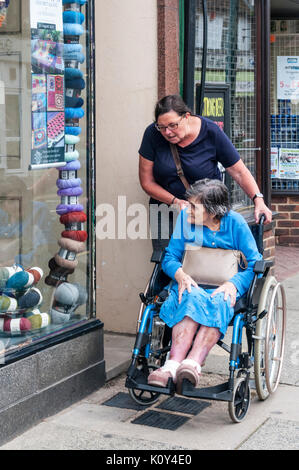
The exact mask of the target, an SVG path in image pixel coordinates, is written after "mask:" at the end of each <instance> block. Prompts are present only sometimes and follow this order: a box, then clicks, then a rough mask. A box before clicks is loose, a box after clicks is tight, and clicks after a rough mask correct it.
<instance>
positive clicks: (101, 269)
mask: <svg viewBox="0 0 299 470" xmlns="http://www.w3.org/2000/svg"><path fill="white" fill-rule="evenodd" d="M95 7H96V8H95V30H96V38H95V43H96V113H97V115H96V149H97V151H96V153H97V155H96V188H97V205H99V204H102V203H108V204H112V205H113V206H114V208H115V210H116V213H117V202H118V196H126V198H127V205H130V204H132V203H136V202H137V203H143V204H145V206H146V207H148V197H147V196H146V195H145V194H144V192H143V191H142V189H141V187H140V185H139V180H138V149H139V145H140V142H141V139H142V135H143V132H144V129H145V127H146V126H147V125H148V124H149V123H150V122H151V121H152V120H153V112H154V105H155V102H156V100H157V2H156V1H155V0H126V1H124V0H108V1H107V0H96V1H95ZM122 215H124V213H123V212H122ZM100 219H101V217H97V219H96V220H97V221H99V220H100ZM131 219H132V217H129V218H128V221H129V220H131ZM150 256H151V241H150V240H135V241H133V240H129V239H128V240H118V239H116V240H102V241H99V240H97V316H98V318H100V319H101V320H102V321H103V322H104V325H105V330H106V331H115V332H124V333H135V331H136V319H137V315H138V310H139V306H140V301H139V297H138V294H139V292H141V291H143V290H144V288H145V285H146V283H147V281H148V280H149V277H150V274H151V272H152V269H153V265H152V264H151V263H150Z"/></svg>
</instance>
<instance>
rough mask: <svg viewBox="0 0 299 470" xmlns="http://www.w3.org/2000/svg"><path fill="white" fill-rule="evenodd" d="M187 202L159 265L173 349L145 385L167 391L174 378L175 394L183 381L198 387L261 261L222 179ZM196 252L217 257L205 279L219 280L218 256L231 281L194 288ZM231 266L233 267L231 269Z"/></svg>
mask: <svg viewBox="0 0 299 470" xmlns="http://www.w3.org/2000/svg"><path fill="white" fill-rule="evenodd" d="M185 197H186V199H187V201H188V207H187V208H185V209H184V210H182V211H181V212H180V215H179V217H178V219H177V223H176V226H175V229H174V232H173V234H172V237H171V240H170V242H169V245H168V247H167V248H166V249H165V256H164V258H163V262H162V269H163V271H164V272H165V273H166V274H167V275H168V276H169V278H171V279H172V281H171V283H170V285H169V286H168V288H169V295H168V298H167V299H166V301H165V302H164V303H163V304H162V307H161V310H160V318H161V319H162V320H163V321H164V322H165V323H166V324H167V325H168V326H169V327H170V328H172V342H171V350H170V354H169V358H168V359H167V360H166V362H165V364H164V365H163V367H161V368H159V369H157V370H155V371H153V372H152V373H151V374H150V375H149V376H148V384H149V385H153V386H160V387H166V386H167V383H168V380H169V378H172V380H173V381H174V383H175V384H176V390H177V392H178V393H180V390H181V386H182V382H183V379H188V380H189V381H190V382H191V383H192V384H193V385H194V386H195V387H196V386H198V384H199V381H200V373H201V367H202V366H203V364H204V362H205V359H206V357H207V355H208V354H209V352H210V350H211V349H212V347H213V346H214V345H215V344H216V343H217V342H218V341H219V339H221V338H222V337H223V336H224V335H225V333H226V330H227V327H228V325H229V323H230V321H231V319H232V317H233V316H234V305H235V303H236V300H238V299H239V298H240V297H242V296H243V295H244V294H245V293H246V292H247V290H248V289H249V286H250V283H251V281H252V279H253V276H254V273H253V266H254V264H255V262H256V261H257V260H259V259H261V258H262V256H261V254H260V253H259V252H258V249H257V246H256V242H255V240H254V237H253V235H252V233H251V231H250V229H249V227H248V225H247V223H246V221H245V220H244V218H243V217H242V216H241V215H240V214H238V213H237V212H234V211H233V210H231V209H230V205H229V197H228V189H227V187H226V186H225V185H224V184H223V183H222V182H221V181H220V180H210V179H203V180H200V181H197V182H195V183H194V184H193V185H192V186H191V187H190V188H189V189H188V190H187V192H186V195H185ZM194 250H195V251H196V253H198V254H199V256H201V257H202V258H201V259H202V260H204V259H205V263H207V262H208V263H209V260H214V258H215V255H217V257H218V256H219V258H217V259H219V261H216V267H215V263H214V265H213V268H212V266H211V268H210V269H206V272H207V274H208V272H209V271H211V272H213V271H214V272H215V271H216V277H217V276H218V278H219V279H221V276H222V274H221V271H223V262H222V261H221V257H222V255H223V254H225V256H227V255H228V256H229V257H230V258H227V259H229V262H228V266H227V273H229V272H230V271H229V270H230V269H232V271H231V273H232V274H231V277H229V278H228V279H227V280H226V281H225V282H222V283H221V284H220V285H219V284H218V283H215V282H210V281H211V280H209V282H207V284H206V285H205V282H203V283H202V282H200V285H198V284H199V282H198V281H199V279H197V278H196V276H194V275H193V274H192V273H193V271H192V259H193V260H195V259H196V258H194V253H193V251H194ZM213 250H216V251H213ZM187 255H188V256H187ZM190 255H191V256H190ZM192 256H193V257H192ZM203 257H204V258H203ZM198 259H200V258H198ZM234 259H236V260H237V262H236V263H234ZM190 260H191V264H190ZM231 260H232V261H231ZM211 262H212V261H211ZM188 263H189V264H188ZM233 263H234V264H235V265H236V266H235V268H231V266H232V264H233ZM200 264H201V263H200V262H199V263H198V267H200ZM193 265H194V261H193ZM190 266H191V267H190ZM208 266H209V264H208ZM190 269H191V270H190ZM193 269H194V266H193ZM234 269H235V270H234ZM195 271H196V268H195ZM217 271H218V272H217ZM227 273H226V274H227ZM191 274H192V275H191ZM224 277H225V274H224ZM211 284H216V285H219V287H217V288H215V287H212V285H211Z"/></svg>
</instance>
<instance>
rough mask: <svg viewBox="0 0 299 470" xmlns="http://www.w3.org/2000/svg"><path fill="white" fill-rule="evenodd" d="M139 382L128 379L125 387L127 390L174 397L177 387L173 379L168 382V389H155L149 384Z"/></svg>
mask: <svg viewBox="0 0 299 470" xmlns="http://www.w3.org/2000/svg"><path fill="white" fill-rule="evenodd" d="M143 382H144V381H142V382H139V381H137V380H135V379H133V378H131V377H127V379H126V384H125V386H126V387H127V388H135V389H137V390H144V391H146V392H155V393H162V394H163V395H174V393H175V386H174V383H173V381H172V380H171V379H169V380H168V383H167V387H155V386H153V385H148V383H143Z"/></svg>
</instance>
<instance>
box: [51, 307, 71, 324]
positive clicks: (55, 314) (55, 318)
mask: <svg viewBox="0 0 299 470" xmlns="http://www.w3.org/2000/svg"><path fill="white" fill-rule="evenodd" d="M49 313H50V317H51V323H52V324H54V325H61V324H62V323H66V322H67V321H69V319H70V317H71V314H70V313H64V312H61V311H60V310H58V309H56V308H52V309H51V310H50V312H49Z"/></svg>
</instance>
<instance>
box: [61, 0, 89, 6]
mask: <svg viewBox="0 0 299 470" xmlns="http://www.w3.org/2000/svg"><path fill="white" fill-rule="evenodd" d="M86 2H87V0H71V1H70V0H62V4H63V5H66V4H67V3H78V4H79V5H85V3H86Z"/></svg>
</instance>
